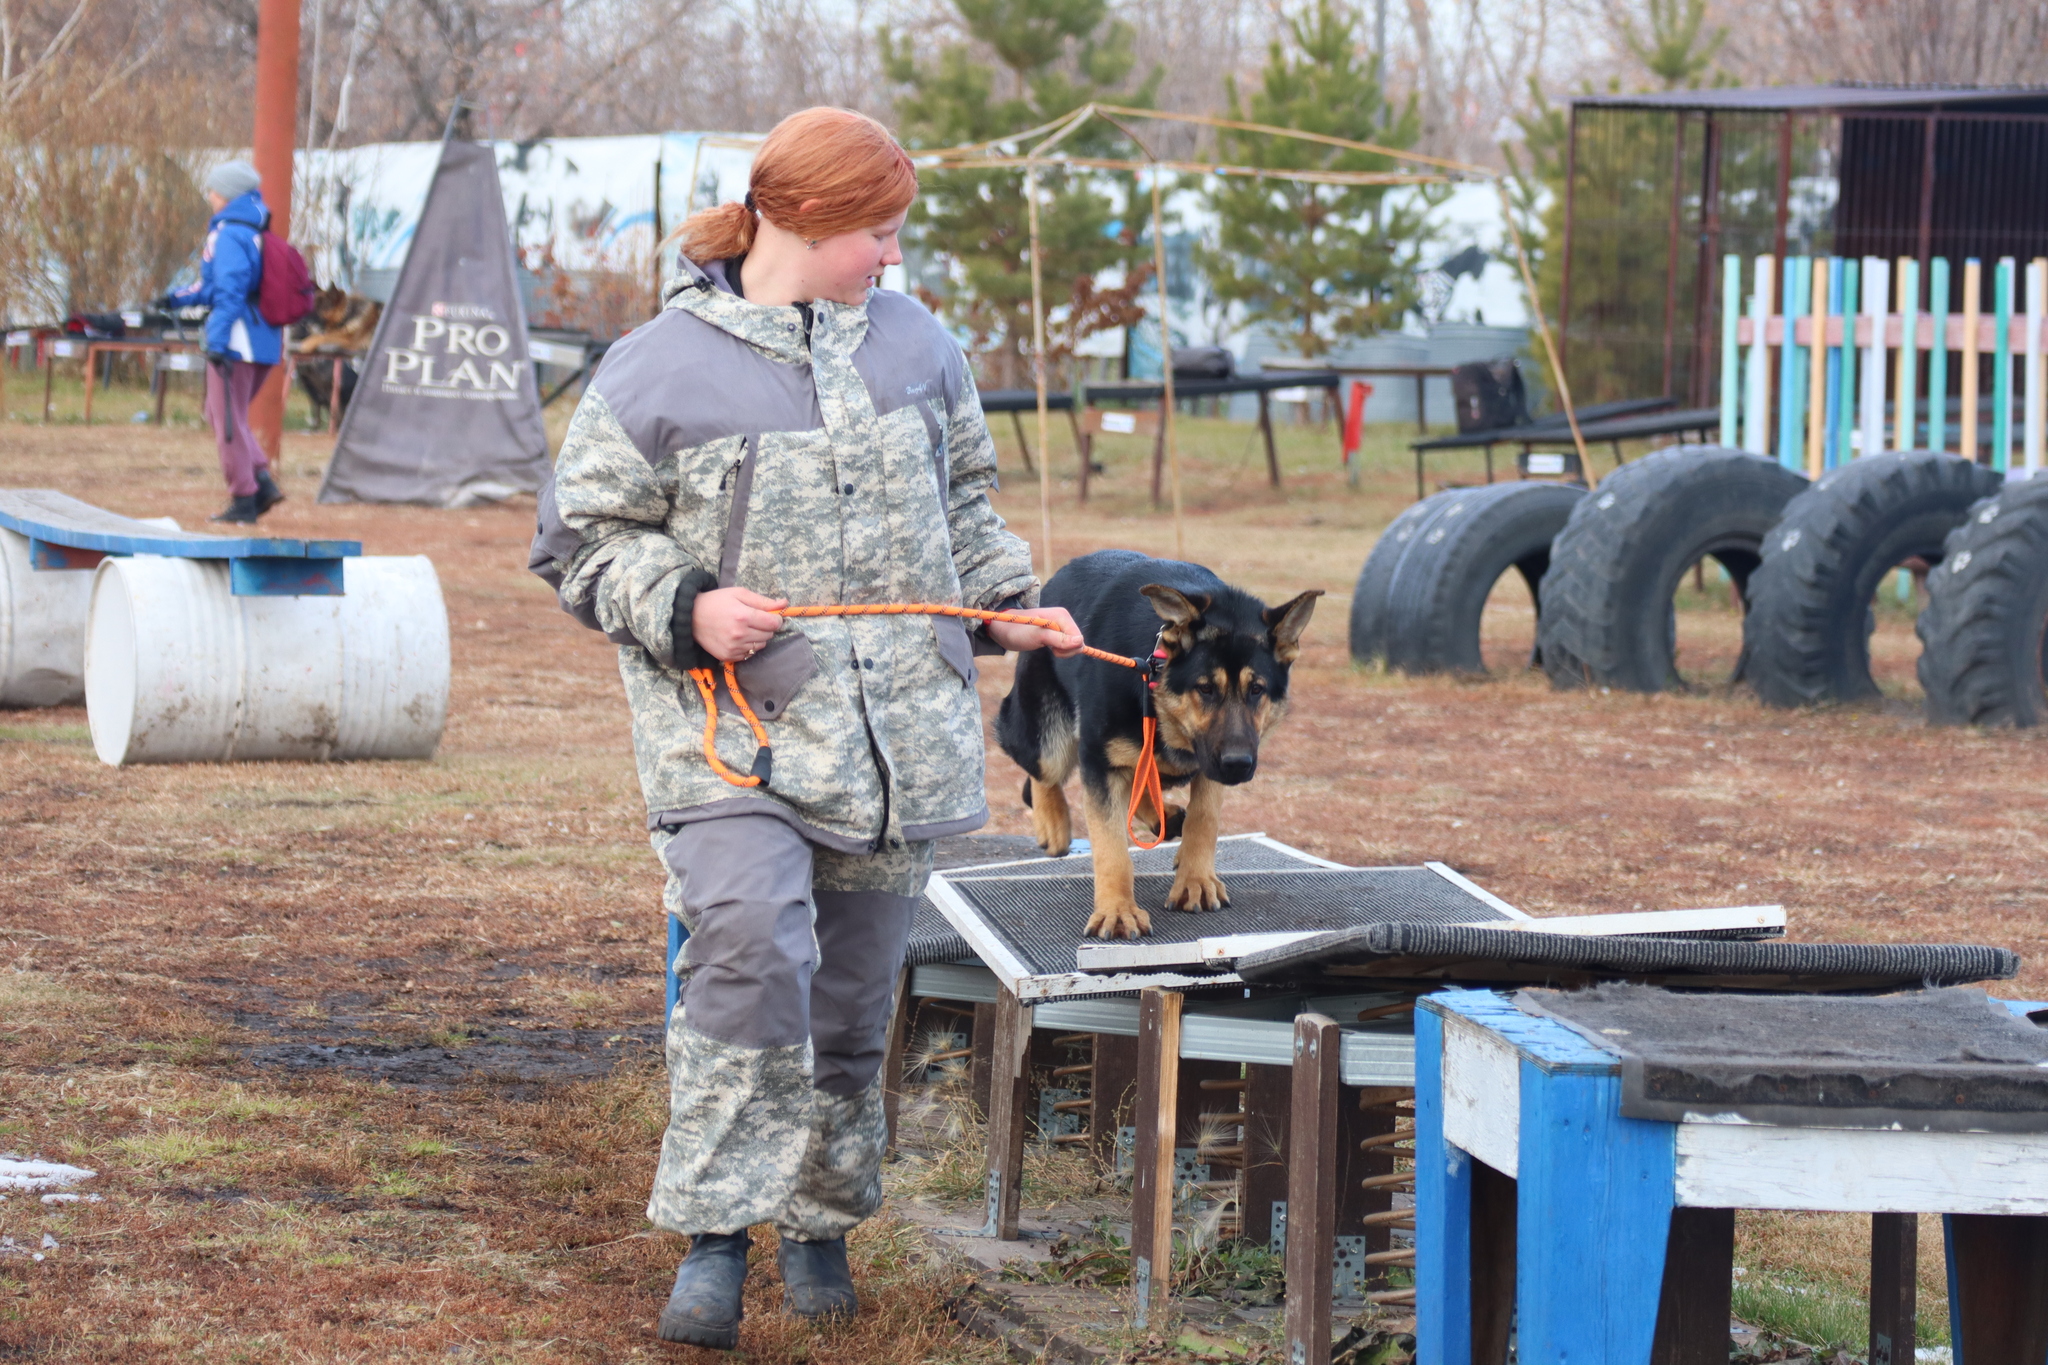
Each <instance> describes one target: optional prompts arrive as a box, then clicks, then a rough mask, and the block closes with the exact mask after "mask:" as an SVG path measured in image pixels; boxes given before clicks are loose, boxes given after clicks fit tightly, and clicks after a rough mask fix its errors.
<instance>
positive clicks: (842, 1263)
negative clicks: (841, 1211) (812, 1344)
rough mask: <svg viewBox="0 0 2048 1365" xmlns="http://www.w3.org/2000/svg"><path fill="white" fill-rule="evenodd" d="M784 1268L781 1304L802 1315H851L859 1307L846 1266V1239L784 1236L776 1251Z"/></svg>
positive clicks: (842, 1316) (776, 1259)
mask: <svg viewBox="0 0 2048 1365" xmlns="http://www.w3.org/2000/svg"><path fill="white" fill-rule="evenodd" d="M775 1263H776V1264H777V1265H779V1266H781V1267H782V1306H783V1307H784V1308H786V1309H788V1310H789V1311H790V1312H792V1313H794V1314H796V1315H797V1316H798V1317H800V1318H850V1317H852V1316H853V1315H854V1313H855V1312H856V1311H857V1310H858V1309H859V1308H860V1300H859V1299H857V1298H855V1297H854V1294H853V1274H852V1272H851V1271H849V1270H848V1269H847V1268H846V1239H845V1238H844V1237H834V1238H833V1239H832V1240H831V1241H829V1242H799V1241H798V1240H796V1238H794V1237H784V1238H783V1239H782V1246H781V1247H780V1248H779V1249H777V1251H776V1253H775Z"/></svg>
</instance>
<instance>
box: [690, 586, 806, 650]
mask: <svg viewBox="0 0 2048 1365" xmlns="http://www.w3.org/2000/svg"><path fill="white" fill-rule="evenodd" d="M788 605H789V600H788V599H787V598H782V597H763V596H761V594H760V593H757V592H750V591H749V590H747V589H746V588H714V589H712V590H711V591H709V592H700V593H698V594H697V603H696V605H695V606H694V607H693V608H692V609H691V611H690V631H691V633H692V634H694V635H695V636H696V637H697V643H698V644H699V645H701V646H703V648H704V652H705V653H707V654H709V655H710V656H711V657H712V658H714V659H718V660H721V661H723V662H725V663H739V662H740V661H741V660H743V659H750V658H752V657H753V656H754V655H755V654H757V653H759V652H760V649H761V646H763V645H765V644H767V643H768V641H769V640H770V639H772V638H773V637H774V635H775V632H776V631H777V630H780V629H781V628H782V618H781V617H780V616H776V615H774V613H775V612H778V611H781V610H782V609H783V608H784V607H786V606H788Z"/></svg>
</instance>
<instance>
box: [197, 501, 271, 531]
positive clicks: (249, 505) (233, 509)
mask: <svg viewBox="0 0 2048 1365" xmlns="http://www.w3.org/2000/svg"><path fill="white" fill-rule="evenodd" d="M256 497H257V495H256V494H254V493H249V494H246V495H240V494H238V495H237V496H235V497H233V498H231V499H229V500H228V505H227V506H226V507H223V508H221V509H220V511H218V512H215V513H214V514H213V515H212V516H210V517H208V518H207V520H208V521H232V522H238V523H241V524H243V525H253V524H255V521H256V518H258V517H260V516H262V515H263V507H262V504H260V503H258V502H257V501H256Z"/></svg>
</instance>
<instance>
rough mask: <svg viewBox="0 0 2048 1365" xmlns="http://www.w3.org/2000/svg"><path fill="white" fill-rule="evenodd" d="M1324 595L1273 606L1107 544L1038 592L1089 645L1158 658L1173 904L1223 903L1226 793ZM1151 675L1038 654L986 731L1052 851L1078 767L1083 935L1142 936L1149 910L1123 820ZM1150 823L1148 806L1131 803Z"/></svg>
mask: <svg viewBox="0 0 2048 1365" xmlns="http://www.w3.org/2000/svg"><path fill="white" fill-rule="evenodd" d="M1322 595H1323V594H1322V589H1320V588H1315V589H1311V590H1310V591H1308V592H1305V593H1302V594H1301V595H1300V596H1298V597H1296V598H1293V599H1292V600H1291V601H1288V602H1284V603H1282V604H1281V605H1279V606H1277V607H1268V606H1267V605H1266V604H1265V603H1263V602H1261V601H1259V600H1258V599H1257V598H1256V597H1253V596H1252V595H1251V594H1250V593H1247V592H1243V591H1240V590H1239V589H1237V588H1233V587H1231V586H1229V585H1228V584H1226V583H1224V582H1223V580H1222V579H1220V578H1218V577H1217V576H1216V575H1215V574H1213V573H1211V572H1210V571H1209V570H1207V569H1205V568H1203V567H1202V566H1201V565H1199V564H1183V563H1180V562H1178V561H1176V560H1170V559H1152V558H1149V557H1147V556H1145V555H1141V554H1137V553H1134V552H1132V551H1129V550H1102V551H1098V552H1097V553H1095V554H1092V555H1085V556H1083V557H1082V558H1080V559H1076V560H1074V561H1073V562H1071V563H1069V564H1068V565H1067V566H1066V567H1065V568H1063V569H1061V570H1060V571H1059V572H1058V573H1056V574H1054V575H1053V578H1052V582H1050V583H1048V584H1046V585H1045V591H1044V593H1043V594H1042V595H1041V597H1040V599H1039V600H1040V601H1041V602H1043V603H1044V604H1045V605H1046V606H1060V607H1065V608H1066V609H1067V610H1068V611H1070V612H1072V613H1073V616H1074V620H1075V622H1076V623H1077V624H1079V626H1080V627H1081V632H1082V634H1083V635H1085V636H1086V637H1087V639H1088V642H1089V643H1090V644H1092V645H1094V646H1095V647H1097V648H1098V649H1106V650H1110V651H1112V652H1114V653H1118V654H1125V655H1129V656H1130V657H1132V658H1135V659H1139V660H1143V659H1145V658H1147V657H1148V656H1150V655H1151V654H1152V651H1153V649H1154V646H1155V642H1156V645H1157V647H1158V648H1160V649H1163V650H1164V651H1165V653H1166V664H1165V667H1164V669H1163V671H1162V673H1161V676H1160V679H1159V686H1158V688H1157V690H1155V691H1154V692H1153V693H1152V709H1153V714H1154V715H1155V716H1156V717H1157V727H1156V736H1155V741H1154V751H1155V752H1156V753H1157V755H1158V759H1159V776H1160V781H1161V785H1162V786H1165V787H1169V788H1171V787H1180V786H1186V787H1187V789H1188V794H1187V804H1186V806H1185V807H1184V808H1176V809H1173V810H1171V811H1170V812H1169V813H1168V818H1167V820H1166V828H1165V829H1164V830H1155V831H1154V832H1155V833H1160V834H1163V835H1164V836H1165V837H1169V838H1170V837H1172V836H1173V835H1174V834H1175V833H1178V834H1179V835H1180V839H1181V844H1180V849H1179V851H1178V853H1177V854H1176V855H1175V858H1174V878H1173V889H1172V890H1171V891H1170V892H1169V893H1168V894H1167V897H1166V905H1167V908H1169V909H1173V910H1215V909H1219V908H1221V907H1222V906H1224V905H1227V904H1229V903H1230V898H1229V896H1228V894H1227V893H1226V892H1225V890H1224V887H1223V883H1222V881H1221V880H1220V879H1219V878H1218V877H1217V875H1216V837H1217V834H1218V832H1219V829H1220V827H1221V813H1222V804H1223V789H1224V788H1225V787H1235V786H1238V785H1240V784H1242V783H1245V782H1249V781H1251V779H1252V776H1253V774H1255V773H1256V772H1257V771H1258V766H1259V741H1260V740H1261V739H1262V738H1263V737H1264V736H1265V734H1266V732H1267V731H1268V730H1270V729H1272V728H1273V726H1274V725H1275V724H1276V723H1278V721H1279V720H1280V717H1281V716H1282V715H1283V714H1284V713H1285V711H1286V709H1287V676H1288V671H1289V668H1290V666H1291V665H1292V664H1293V663H1294V660H1295V657H1296V656H1297V655H1298V654H1299V653H1300V642H1301V632H1302V631H1303V630H1304V629H1305V628H1307V626H1308V622H1309V617H1310V615H1311V614H1312V613H1313V612H1314V611H1315V605H1316V599H1317V598H1318V597H1320V596H1322ZM1145 692H1146V681H1145V674H1144V673H1143V672H1142V671H1140V670H1133V669H1126V668H1118V667H1116V666H1115V665H1113V664H1105V663H1103V662H1102V661H1100V660H1097V659H1089V658H1086V657H1085V656H1076V657H1074V658H1071V659H1055V658H1054V657H1053V656H1052V654H1051V653H1050V651H1047V650H1034V651H1032V652H1031V653H1028V654H1025V655H1023V656H1022V657H1021V658H1020V659H1019V660H1018V663H1017V675H1016V681H1015V682H1014V683H1013V684H1012V685H1011V688H1010V694H1009V695H1008V696H1007V697H1005V698H1003V704H1002V708H1001V709H1000V710H999V711H998V712H997V714H996V739H997V741H998V742H999V743H1000V744H1001V745H1002V747H1003V752H1004V753H1006V754H1008V755H1009V756H1010V757H1011V758H1012V759H1014V760H1015V761H1016V763H1017V766H1018V767H1020V768H1022V769H1023V770H1024V773H1025V779H1024V804H1025V805H1027V806H1029V807H1030V808H1031V823H1032V829H1033V832H1034V833H1035V834H1036V836H1037V838H1038V844H1039V847H1041V848H1043V849H1044V850H1045V851H1046V852H1047V853H1049V854H1051V855H1053V856H1054V857H1059V856H1061V855H1062V854H1064V853H1066V851H1067V849H1068V847H1069V846H1070V845H1071V844H1072V842H1073V816H1072V813H1071V812H1070V810H1069V809H1068V805H1067V798H1066V792H1065V790H1064V784H1065V782H1066V780H1067V778H1068V777H1069V776H1070V775H1072V773H1073V772H1074V770H1075V769H1076V768H1077V767H1078V768H1079V769H1080V771H1081V789H1082V794H1083V797H1084V800H1085V809H1086V814H1087V820H1088V840H1089V845H1090V847H1091V848H1092V849H1093V850H1094V857H1095V911H1094V914H1093V915H1091V916H1090V918H1089V920H1088V930H1087V931H1088V933H1090V934H1092V935H1097V936H1100V937H1102V938H1136V937H1137V936H1138V935H1140V934H1145V933H1150V932H1151V930H1152V917H1151V915H1150V913H1149V912H1148V911H1146V910H1145V909H1144V908H1143V907H1141V906H1140V905H1138V903H1137V899H1136V896H1135V895H1134V891H1133V886H1134V883H1133V874H1132V866H1131V856H1130V847H1129V841H1128V839H1127V838H1126V834H1125V817H1126V814H1127V812H1128V811H1129V809H1130V804H1131V785H1132V781H1133V778H1134V777H1135V775H1136V770H1137V764H1138V758H1139V755H1140V754H1141V753H1142V752H1143V749H1142V747H1141V746H1142V744H1143V737H1144V706H1145ZM1140 814H1141V816H1143V817H1145V818H1147V819H1148V820H1149V819H1151V818H1153V816H1152V812H1150V811H1141V812H1140Z"/></svg>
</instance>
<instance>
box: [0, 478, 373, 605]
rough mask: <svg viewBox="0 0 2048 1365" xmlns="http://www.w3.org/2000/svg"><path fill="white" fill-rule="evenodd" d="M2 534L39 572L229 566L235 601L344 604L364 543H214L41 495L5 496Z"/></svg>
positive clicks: (19, 491)
mask: <svg viewBox="0 0 2048 1365" xmlns="http://www.w3.org/2000/svg"><path fill="white" fill-rule="evenodd" d="M0 526H4V527H6V528H7V529H9V530H11V531H16V532H19V533H20V534H21V535H24V536H27V537H28V545H29V551H28V552H29V564H30V566H31V567H33V568H36V569H90V568H92V567H94V566H95V565H97V564H98V563H99V562H100V561H101V560H102V559H105V558H106V557H107V556H108V555H168V556H171V557H174V558H179V559H224V560H226V561H227V562H228V582H229V585H230V587H231V589H232V591H233V593H234V595H235V596H237V597H339V596H341V595H342V568H341V566H342V561H343V560H345V559H349V558H353V557H355V556H357V555H360V554H362V552H363V545H362V542H361V541H359V540H299V539H296V538H292V537H285V536H217V535H207V534H205V533H203V532H199V531H179V530H173V529H171V528H169V527H166V526H161V525H158V524H156V523H154V522H148V521H137V520H135V519H134V518H132V517H124V516H120V515H119V514H117V513H114V512H109V511H107V510H106V509H105V508H101V507H94V506H93V505H92V504H91V503H89V502H80V501H79V500H78V499H77V498H74V497H69V496H67V495H65V494H63V493H56V492H52V491H50V490H49V489H43V488H9V489H0Z"/></svg>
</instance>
